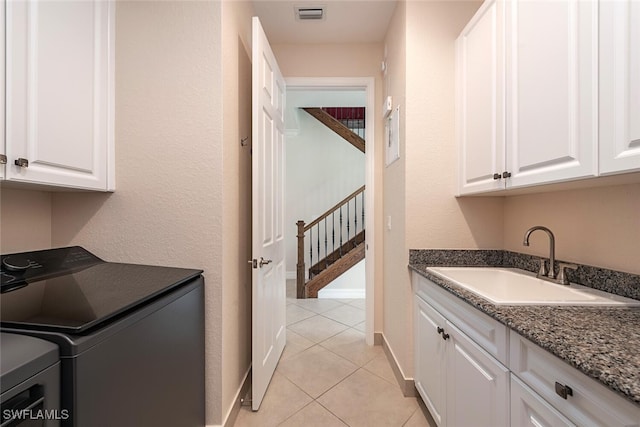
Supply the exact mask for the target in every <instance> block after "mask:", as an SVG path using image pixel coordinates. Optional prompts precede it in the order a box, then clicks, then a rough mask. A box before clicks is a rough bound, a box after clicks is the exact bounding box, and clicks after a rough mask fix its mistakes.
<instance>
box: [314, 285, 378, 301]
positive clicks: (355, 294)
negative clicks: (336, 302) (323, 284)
mask: <svg viewBox="0 0 640 427" xmlns="http://www.w3.org/2000/svg"><path fill="white" fill-rule="evenodd" d="M365 296H366V293H365V290H364V289H327V288H324V289H320V291H318V298H336V299H338V298H348V299H364V298H365Z"/></svg>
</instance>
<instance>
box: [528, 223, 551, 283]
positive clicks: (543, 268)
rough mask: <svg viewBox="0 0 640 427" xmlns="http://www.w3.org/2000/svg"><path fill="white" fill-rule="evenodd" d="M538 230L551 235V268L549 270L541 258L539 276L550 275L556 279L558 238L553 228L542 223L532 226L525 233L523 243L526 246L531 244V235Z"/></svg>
mask: <svg viewBox="0 0 640 427" xmlns="http://www.w3.org/2000/svg"><path fill="white" fill-rule="evenodd" d="M536 230H542V231H544V232H545V233H547V236H549V270H547V268H546V266H545V264H544V259H541V260H540V270H539V271H538V277H545V276H546V277H548V278H550V279H555V277H556V272H555V263H556V239H555V237H554V236H553V233H552V232H551V230H549V229H548V228H547V227H543V226H541V225H536V226H534V227H531V228H530V229H528V230H527V232H526V233H524V241H523V242H522V244H523V245H524V246H529V236H531V233H533V232H534V231H536Z"/></svg>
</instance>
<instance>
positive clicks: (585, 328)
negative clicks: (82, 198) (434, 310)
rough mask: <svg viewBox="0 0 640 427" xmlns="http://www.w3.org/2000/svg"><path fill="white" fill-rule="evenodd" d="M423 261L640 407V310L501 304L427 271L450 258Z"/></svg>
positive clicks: (421, 268) (422, 269) (484, 307)
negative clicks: (431, 270)
mask: <svg viewBox="0 0 640 427" xmlns="http://www.w3.org/2000/svg"><path fill="white" fill-rule="evenodd" d="M416 258H417V259H416ZM416 261H417V262H416ZM420 261H423V259H420V257H412V260H411V262H410V264H409V267H410V268H411V269H412V270H414V271H416V272H417V273H419V274H420V275H422V276H424V277H426V278H427V279H429V280H431V281H432V282H434V283H436V284H438V285H439V286H441V287H443V288H444V289H446V290H448V291H449V292H451V293H452V294H454V295H456V296H458V297H459V298H461V299H462V300H464V301H465V302H467V303H468V304H471V305H472V306H473V307H475V308H477V309H479V310H480V311H482V312H484V313H486V314H488V315H489V316H491V317H493V318H495V319H497V320H498V321H500V322H502V323H503V324H505V325H507V326H508V327H509V328H511V329H513V330H514V331H516V332H518V333H519V334H520V335H522V336H523V337H525V338H527V339H529V340H531V341H532V342H534V343H536V344H537V345H539V346H540V347H542V348H544V349H546V350H547V351H549V352H551V353H552V354H554V355H555V356H557V357H559V358H560V359H562V360H564V361H565V362H567V363H569V364H570V365H571V366H573V367H574V368H577V369H578V370H580V371H581V372H583V373H585V374H586V375H588V376H589V377H591V378H594V379H596V380H598V381H600V382H601V383H602V384H604V385H605V386H607V387H609V388H610V389H612V390H614V391H615V392H617V393H618V394H620V395H622V396H624V397H626V398H627V399H628V400H631V401H632V402H633V403H635V404H636V405H639V406H640V308H615V307H575V306H572V307H567V306H498V305H494V304H492V303H491V302H489V301H487V300H485V299H484V298H482V297H479V296H477V295H475V294H473V293H472V292H469V291H467V290H466V289H464V288H462V287H460V286H458V285H456V284H454V283H451V282H449V281H446V280H443V279H441V278H440V277H438V276H435V275H433V274H431V273H429V272H428V271H427V267H429V266H433V265H434V264H437V265H444V264H445V262H431V263H424V262H420ZM446 264H449V265H452V264H453V265H460V263H458V262H453V263H450V262H446ZM472 264H475V265H478V263H475V262H474V263H472ZM491 264H493V265H496V266H497V265H500V264H502V263H498V262H495V263H494V262H491ZM503 266H504V265H503Z"/></svg>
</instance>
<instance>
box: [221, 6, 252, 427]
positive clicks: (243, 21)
mask: <svg viewBox="0 0 640 427" xmlns="http://www.w3.org/2000/svg"><path fill="white" fill-rule="evenodd" d="M252 15H253V6H252V4H251V3H250V2H245V1H233V2H223V3H222V63H223V67H222V78H223V93H222V102H223V105H224V110H223V141H224V144H223V149H222V154H223V168H224V174H223V180H224V181H223V183H224V184H223V190H222V201H223V202H222V221H223V225H224V227H223V230H222V236H221V237H218V238H220V240H221V241H222V245H223V256H222V259H223V263H222V301H223V304H222V308H221V309H222V326H223V328H222V367H223V369H222V409H223V411H225V412H224V413H223V421H226V419H227V418H228V414H229V411H230V410H231V408H232V406H233V404H234V402H235V398H236V395H237V393H238V392H239V389H240V387H241V386H242V382H243V380H244V378H245V376H246V375H247V373H248V371H249V369H250V367H251V268H250V266H249V264H247V260H249V259H251V148H250V145H247V146H244V147H242V146H241V145H240V140H241V139H242V138H246V137H249V140H248V141H249V142H250V141H251V47H250V45H251V17H252ZM241 397H242V396H241Z"/></svg>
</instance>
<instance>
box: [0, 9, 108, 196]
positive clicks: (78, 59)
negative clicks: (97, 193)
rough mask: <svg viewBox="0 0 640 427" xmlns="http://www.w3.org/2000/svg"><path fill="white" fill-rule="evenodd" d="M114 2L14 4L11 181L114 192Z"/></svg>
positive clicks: (9, 82)
mask: <svg viewBox="0 0 640 427" xmlns="http://www.w3.org/2000/svg"><path fill="white" fill-rule="evenodd" d="M114 13H115V4H114V2H111V1H29V2H27V1H9V2H7V9H6V65H7V67H6V106H7V108H6V141H5V148H6V155H7V160H8V162H7V165H6V171H5V179H6V180H10V181H17V182H28V183H35V184H42V185H48V186H58V187H68V188H81V189H92V190H102V191H108V190H112V189H113V188H114V177H113V170H114V167H113V166H114V165H113V74H114V73H113V65H114V64H113V43H114V16H115V15H114Z"/></svg>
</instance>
